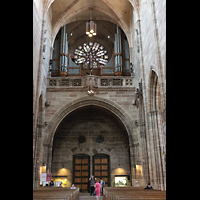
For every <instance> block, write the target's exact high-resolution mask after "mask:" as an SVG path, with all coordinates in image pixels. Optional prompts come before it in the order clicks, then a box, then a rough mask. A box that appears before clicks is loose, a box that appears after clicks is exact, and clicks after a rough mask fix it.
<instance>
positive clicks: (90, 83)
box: [87, 77, 94, 95]
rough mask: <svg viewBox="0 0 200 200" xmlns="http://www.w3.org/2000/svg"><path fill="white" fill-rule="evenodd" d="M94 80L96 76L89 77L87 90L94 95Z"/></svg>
mask: <svg viewBox="0 0 200 200" xmlns="http://www.w3.org/2000/svg"><path fill="white" fill-rule="evenodd" d="M93 80H94V77H92V78H89V82H88V91H87V93H88V95H94V88H93Z"/></svg>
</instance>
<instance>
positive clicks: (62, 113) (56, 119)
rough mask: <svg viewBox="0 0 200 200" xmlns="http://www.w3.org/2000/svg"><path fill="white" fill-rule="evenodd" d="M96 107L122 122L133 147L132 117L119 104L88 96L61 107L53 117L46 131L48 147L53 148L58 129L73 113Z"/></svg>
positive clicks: (45, 141)
mask: <svg viewBox="0 0 200 200" xmlns="http://www.w3.org/2000/svg"><path fill="white" fill-rule="evenodd" d="M90 105H94V106H97V107H101V108H104V109H106V110H108V111H110V112H111V113H112V114H114V115H115V116H116V117H117V118H118V119H119V120H120V122H122V124H123V125H124V128H125V130H126V132H127V134H128V138H129V145H130V146H132V144H133V137H132V130H133V127H132V126H133V123H132V119H131V117H130V115H129V114H128V113H127V112H126V111H125V110H124V109H123V108H122V107H121V106H119V105H118V104H116V103H114V102H112V101H110V100H108V99H104V98H100V97H96V96H86V97H82V98H79V99H76V100H74V101H71V102H69V103H67V104H65V105H64V106H63V107H61V108H60V109H59V110H58V111H57V112H56V113H55V114H54V116H53V117H52V119H51V120H50V122H49V123H48V125H47V127H46V129H45V132H44V134H45V140H44V143H45V144H46V145H48V146H49V147H50V148H52V146H53V139H54V135H55V132H56V130H57V127H58V126H59V124H60V123H61V122H62V120H63V119H64V118H65V117H66V116H67V115H69V114H70V113H71V112H73V111H75V110H77V109H79V108H82V107H85V106H90Z"/></svg>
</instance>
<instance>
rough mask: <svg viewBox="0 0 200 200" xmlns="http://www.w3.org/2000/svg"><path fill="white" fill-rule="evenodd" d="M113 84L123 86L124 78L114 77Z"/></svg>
mask: <svg viewBox="0 0 200 200" xmlns="http://www.w3.org/2000/svg"><path fill="white" fill-rule="evenodd" d="M113 86H122V79H113Z"/></svg>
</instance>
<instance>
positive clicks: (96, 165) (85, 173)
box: [73, 154, 110, 192]
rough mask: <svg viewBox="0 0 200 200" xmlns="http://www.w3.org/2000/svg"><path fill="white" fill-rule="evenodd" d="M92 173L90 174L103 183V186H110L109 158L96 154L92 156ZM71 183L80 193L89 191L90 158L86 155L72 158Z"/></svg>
mask: <svg viewBox="0 0 200 200" xmlns="http://www.w3.org/2000/svg"><path fill="white" fill-rule="evenodd" d="M92 164H93V167H92V168H93V172H92V174H93V175H94V176H95V178H97V179H98V180H99V181H100V178H102V179H103V181H104V182H105V186H110V184H109V183H110V177H109V174H110V173H109V168H110V167H109V156H108V155H106V154H96V155H94V156H93V161H92ZM73 165H74V173H73V183H74V184H75V187H79V189H80V191H81V192H82V191H89V187H90V185H89V184H90V182H89V178H90V175H91V174H90V156H89V155H86V154H78V155H74V156H73Z"/></svg>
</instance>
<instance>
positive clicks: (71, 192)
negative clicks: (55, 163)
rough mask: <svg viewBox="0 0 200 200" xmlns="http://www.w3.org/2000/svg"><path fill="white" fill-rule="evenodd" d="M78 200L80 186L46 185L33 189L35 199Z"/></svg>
mask: <svg viewBox="0 0 200 200" xmlns="http://www.w3.org/2000/svg"><path fill="white" fill-rule="evenodd" d="M38 199H40V200H78V199H79V188H77V189H70V188H59V187H44V188H35V189H33V200H38Z"/></svg>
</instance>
